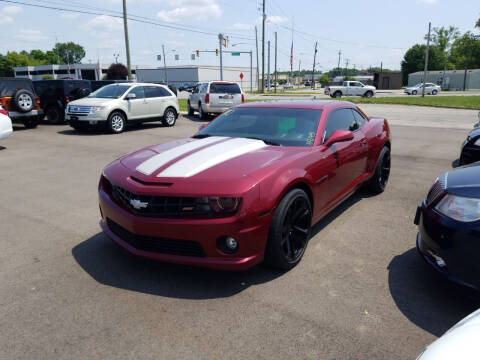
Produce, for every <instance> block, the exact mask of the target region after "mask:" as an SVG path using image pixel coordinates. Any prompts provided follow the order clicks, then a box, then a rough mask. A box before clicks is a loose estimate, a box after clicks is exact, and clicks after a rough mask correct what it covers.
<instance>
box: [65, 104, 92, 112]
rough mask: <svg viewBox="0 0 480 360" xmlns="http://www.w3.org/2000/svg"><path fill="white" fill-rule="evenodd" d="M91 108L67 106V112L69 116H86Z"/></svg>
mask: <svg viewBox="0 0 480 360" xmlns="http://www.w3.org/2000/svg"><path fill="white" fill-rule="evenodd" d="M90 109H91V106H80V105H68V108H67V111H68V113H70V114H88V113H90Z"/></svg>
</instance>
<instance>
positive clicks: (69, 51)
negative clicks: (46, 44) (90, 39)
mask: <svg viewBox="0 0 480 360" xmlns="http://www.w3.org/2000/svg"><path fill="white" fill-rule="evenodd" d="M52 51H53V52H54V53H56V54H58V56H59V58H60V59H61V60H62V61H63V63H65V64H66V63H69V64H79V63H80V61H81V60H82V59H83V58H84V57H85V49H84V48H83V46H81V45H78V44H75V43H73V42H68V43H56V44H55V47H54V48H53V50H52Z"/></svg>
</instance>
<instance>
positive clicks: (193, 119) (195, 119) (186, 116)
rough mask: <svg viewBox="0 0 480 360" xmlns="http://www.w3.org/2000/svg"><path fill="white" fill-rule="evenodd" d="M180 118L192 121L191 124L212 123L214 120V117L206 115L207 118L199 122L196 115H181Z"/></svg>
mask: <svg viewBox="0 0 480 360" xmlns="http://www.w3.org/2000/svg"><path fill="white" fill-rule="evenodd" d="M182 117H183V118H185V119H187V120H190V121H193V122H198V123H204V122H210V121H212V120H213V119H215V117H216V115H215V116H213V115H207V118H206V119H205V120H200V119H199V118H198V115H196V114H194V115H188V114H182Z"/></svg>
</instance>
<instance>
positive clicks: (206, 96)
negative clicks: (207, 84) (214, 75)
mask: <svg viewBox="0 0 480 360" xmlns="http://www.w3.org/2000/svg"><path fill="white" fill-rule="evenodd" d="M209 103H210V94H209V93H207V94H206V95H205V104H209Z"/></svg>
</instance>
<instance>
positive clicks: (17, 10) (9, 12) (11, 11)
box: [1, 5, 23, 15]
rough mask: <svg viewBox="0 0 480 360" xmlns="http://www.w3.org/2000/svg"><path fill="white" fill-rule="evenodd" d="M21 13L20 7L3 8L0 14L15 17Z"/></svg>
mask: <svg viewBox="0 0 480 360" xmlns="http://www.w3.org/2000/svg"><path fill="white" fill-rule="evenodd" d="M22 11H23V9H22V7H21V6H16V5H14V6H5V7H3V8H2V10H1V13H2V14H7V15H16V14H20V13H21V12H22Z"/></svg>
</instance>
